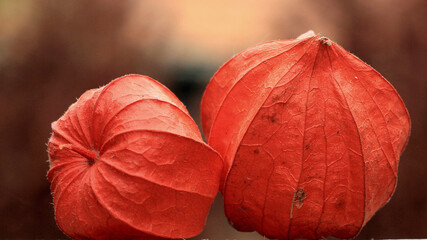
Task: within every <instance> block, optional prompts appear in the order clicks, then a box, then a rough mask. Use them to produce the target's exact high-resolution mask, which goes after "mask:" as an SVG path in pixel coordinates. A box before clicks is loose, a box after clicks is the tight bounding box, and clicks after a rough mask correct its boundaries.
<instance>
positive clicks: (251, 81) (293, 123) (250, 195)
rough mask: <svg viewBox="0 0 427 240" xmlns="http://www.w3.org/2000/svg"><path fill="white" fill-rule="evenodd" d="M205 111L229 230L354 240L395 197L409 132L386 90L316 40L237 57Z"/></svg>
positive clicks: (213, 85) (351, 59) (361, 66)
mask: <svg viewBox="0 0 427 240" xmlns="http://www.w3.org/2000/svg"><path fill="white" fill-rule="evenodd" d="M201 110H202V122H203V129H204V132H205V134H206V136H207V137H208V143H209V144H210V146H211V147H213V148H214V149H216V150H217V151H218V152H219V153H220V154H221V155H222V157H223V158H224V161H225V165H226V166H225V168H224V172H223V184H222V185H221V186H220V188H221V191H222V194H223V197H224V207H225V213H226V215H227V217H228V218H229V220H230V222H231V224H232V225H233V226H234V227H235V228H236V229H238V230H240V231H257V232H259V233H260V234H262V235H265V236H267V237H270V238H278V239H288V238H289V239H294V238H308V239H313V238H322V237H327V236H331V235H332V236H335V237H339V238H351V237H354V236H355V235H356V234H357V233H358V232H359V231H360V230H361V228H362V227H363V226H364V225H365V224H366V222H367V221H369V219H370V218H371V217H372V216H373V214H374V213H375V212H376V211H377V210H378V209H379V208H381V207H382V206H383V205H384V204H385V203H387V201H388V200H389V199H390V197H391V195H392V194H393V192H394V189H395V186H396V180H397V166H398V162H399V156H400V154H401V153H402V151H403V149H404V147H405V145H406V143H407V141H408V137H409V131H410V119H409V115H408V112H407V110H406V108H405V106H404V103H403V101H402V99H401V98H400V97H399V95H398V94H397V92H396V90H395V89H394V88H393V87H392V86H391V85H390V83H389V82H387V81H386V80H385V79H384V78H383V77H382V76H381V75H380V74H379V73H378V72H376V71H375V70H374V69H372V67H370V66H369V65H367V64H366V63H364V62H363V61H361V60H360V59H358V58H357V57H355V56H353V55H352V54H350V53H348V52H347V51H345V50H344V49H343V48H342V47H340V46H338V45H337V44H335V43H334V42H332V41H330V40H328V39H327V38H324V37H320V36H319V35H317V36H316V35H314V34H313V33H312V32H309V33H307V34H304V35H303V36H301V37H300V38H298V39H296V40H290V41H272V42H267V43H264V44H261V45H258V46H256V47H253V48H250V49H248V50H246V51H243V52H242V53H240V54H238V55H236V56H235V57H233V58H232V59H231V60H229V61H228V62H227V63H226V64H225V65H224V66H222V67H221V68H220V69H219V70H218V72H217V73H216V74H215V75H214V76H213V78H212V80H211V81H210V83H209V85H208V86H207V89H206V91H205V94H204V96H203V100H202V105H201Z"/></svg>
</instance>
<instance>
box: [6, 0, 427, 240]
mask: <svg viewBox="0 0 427 240" xmlns="http://www.w3.org/2000/svg"><path fill="white" fill-rule="evenodd" d="M426 23H427V1H424V0H405V1H399V0H387V1H386V0H376V1H342V0H325V1H278V0H277V1H276V0H263V1H255V0H239V1H226V0H205V1H197V0H181V1H163V0H161V1H159V0H147V1H136V0H122V1H115V0H92V1H80V0H79V1H55V0H34V1H26V0H0V238H1V239H4V238H8V239H10V238H12V239H13V238H21V239H22V238H24V239H34V238H38V239H58V238H60V239H67V236H65V235H64V234H63V233H62V232H61V231H60V230H59V229H58V227H57V226H56V224H55V221H54V216H53V207H52V205H51V203H52V199H51V195H50V190H49V183H48V181H47V179H46V172H47V170H48V163H47V159H48V157H47V153H46V142H47V140H48V138H49V136H50V134H51V128H50V123H51V122H52V121H55V120H56V119H58V118H59V117H60V116H61V115H62V114H63V113H64V111H65V110H66V109H67V108H68V106H69V105H70V104H71V103H73V102H75V100H76V98H77V97H79V96H80V95H81V94H82V93H83V92H84V91H85V90H87V89H90V88H97V87H99V86H102V85H105V84H107V83H108V82H109V81H110V80H112V79H114V78H116V77H119V76H122V75H124V74H127V73H138V74H143V75H149V76H151V77H153V78H155V79H157V80H158V81H160V82H161V83H163V84H165V85H166V86H167V87H169V88H170V89H171V90H172V91H173V92H174V93H175V94H176V95H177V96H178V97H179V98H180V99H181V100H182V101H183V102H184V103H185V104H186V106H187V108H188V110H189V111H190V113H191V115H192V116H193V118H194V119H195V121H196V122H197V123H198V124H200V115H199V103H200V100H201V96H202V94H203V90H204V87H205V86H206V84H207V83H208V81H209V79H210V77H211V76H212V75H213V73H214V72H215V71H216V70H217V69H218V68H219V67H220V65H222V64H223V63H224V62H225V61H226V60H228V59H229V58H231V57H232V56H233V55H234V54H236V53H238V52H240V51H242V50H244V49H246V48H248V47H251V46H253V45H255V44H258V43H261V42H265V41H268V40H274V39H291V38H296V37H297V36H298V35H300V34H301V33H304V32H306V31H307V30H309V29H313V30H314V31H315V32H316V33H321V34H323V35H324V36H328V37H329V38H331V39H332V40H333V41H335V42H337V43H339V44H340V45H342V46H343V47H344V48H345V49H347V50H348V51H350V52H352V53H354V54H355V55H356V56H358V57H360V58H361V59H363V60H364V61H366V62H367V63H368V64H370V65H371V66H373V67H374V68H375V69H376V70H378V71H379V72H380V73H382V74H383V75H384V76H385V77H386V78H387V79H388V80H389V81H390V82H391V83H392V84H393V85H394V87H395V88H396V89H397V91H398V92H399V94H400V95H401V97H402V98H403V99H404V101H405V103H406V106H407V107H408V109H409V113H410V115H411V118H412V136H411V138H410V140H409V145H408V146H407V148H406V150H405V152H404V153H403V155H402V157H401V163H400V166H399V182H398V185H397V189H396V192H395V194H394V196H393V198H392V199H391V201H390V202H389V203H388V204H387V205H386V206H385V207H384V208H383V209H381V210H380V211H379V212H378V213H377V214H376V215H375V216H374V217H373V218H372V220H371V221H370V222H369V223H368V224H367V225H366V227H365V228H364V229H363V230H362V232H361V233H360V235H359V236H358V239H367V238H422V237H427V228H426V226H427V191H426V186H427V175H426V173H427V161H426V160H427V146H426V137H427V79H426V75H427V71H426V69H427V61H426V54H427V28H426ZM204 238H209V239H215V240H216V239H219V240H221V239H230V240H231V239H263V237H261V236H259V235H258V234H256V233H239V232H237V231H236V230H234V229H233V228H232V227H230V226H229V225H228V223H227V220H226V218H225V216H224V213H223V208H222V203H221V196H218V197H217V199H216V201H215V203H214V205H213V206H212V209H211V213H210V215H209V217H208V220H207V226H206V227H205V230H204V231H203V233H202V234H201V235H199V236H197V237H195V238H194V239H204Z"/></svg>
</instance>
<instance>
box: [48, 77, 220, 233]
mask: <svg viewBox="0 0 427 240" xmlns="http://www.w3.org/2000/svg"><path fill="white" fill-rule="evenodd" d="M52 129H53V134H52V136H51V138H50V140H49V143H48V152H49V158H50V170H49V172H48V179H49V181H50V182H51V183H52V184H51V190H52V195H53V200H54V201H53V203H54V209H55V219H56V221H57V224H58V226H59V227H60V228H61V229H62V230H63V231H64V233H66V234H67V235H68V236H70V237H72V238H75V239H88V238H90V239H128V238H132V239H134V238H141V239H162V238H187V237H192V236H195V235H197V234H199V233H200V232H201V231H202V229H203V226H204V225H205V221H206V217H207V215H208V211H209V208H210V206H211V204H212V202H213V200H214V198H215V196H216V194H217V192H218V187H219V180H220V174H221V171H222V160H221V158H220V156H219V155H218V153H216V152H215V151H214V150H212V149H211V148H210V147H209V146H208V145H206V144H205V143H204V142H203V140H202V138H201V135H200V132H199V130H198V127H197V125H196V124H195V123H194V121H193V119H192V118H191V117H190V115H189V113H188V112H187V110H186V108H185V106H184V105H183V104H182V103H181V102H180V101H179V100H178V99H177V98H176V97H175V95H174V94H173V93H171V92H170V91H169V90H168V89H167V88H166V87H164V86H163V85H161V84H160V83H158V82H157V81H155V80H153V79H151V78H149V77H146V76H140V75H126V76H123V77H121V78H118V79H116V80H114V81H112V82H111V83H109V84H108V85H106V86H104V87H102V88H99V89H93V90H89V91H87V92H86V93H84V94H83V95H82V96H81V97H80V98H79V99H78V101H77V102H76V103H74V104H73V105H71V106H70V108H69V109H68V110H67V112H66V113H65V114H64V115H63V116H62V117H61V118H60V119H59V120H58V121H56V122H54V123H52Z"/></svg>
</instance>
